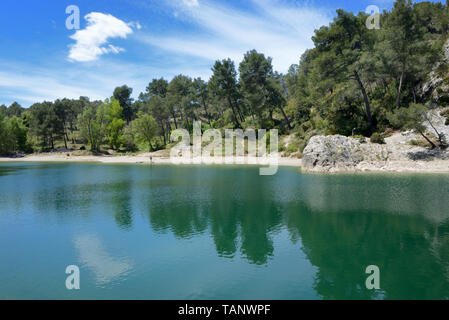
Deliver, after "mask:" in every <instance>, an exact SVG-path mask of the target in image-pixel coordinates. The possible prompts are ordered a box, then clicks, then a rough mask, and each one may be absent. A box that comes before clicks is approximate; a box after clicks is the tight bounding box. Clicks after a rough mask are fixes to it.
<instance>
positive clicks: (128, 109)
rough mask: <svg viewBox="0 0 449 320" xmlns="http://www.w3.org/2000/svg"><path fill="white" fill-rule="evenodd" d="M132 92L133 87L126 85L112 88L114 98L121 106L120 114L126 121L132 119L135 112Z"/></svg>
mask: <svg viewBox="0 0 449 320" xmlns="http://www.w3.org/2000/svg"><path fill="white" fill-rule="evenodd" d="M132 92H133V89H132V88H130V87H128V86H127V85H124V86H121V87H117V88H115V90H114V99H116V100H117V101H118V102H119V105H120V106H121V107H122V114H121V115H120V116H123V118H124V119H125V120H126V122H127V123H129V122H130V121H131V120H132V119H133V117H134V112H135V110H134V108H133V104H132V99H131V94H132Z"/></svg>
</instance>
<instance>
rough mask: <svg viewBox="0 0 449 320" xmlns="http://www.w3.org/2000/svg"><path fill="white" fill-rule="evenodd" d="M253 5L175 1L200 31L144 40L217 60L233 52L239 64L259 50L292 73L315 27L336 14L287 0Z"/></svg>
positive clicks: (255, 0) (255, 1)
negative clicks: (248, 8) (242, 7)
mask: <svg viewBox="0 0 449 320" xmlns="http://www.w3.org/2000/svg"><path fill="white" fill-rule="evenodd" d="M183 2H184V3H185V1H183ZM252 4H253V5H254V11H253V13H250V12H248V11H244V10H239V9H236V8H232V7H230V6H226V5H222V4H218V3H217V2H212V1H206V0H203V1H202V2H201V6H198V7H197V6H187V7H186V6H184V7H180V6H179V5H173V6H174V9H175V10H176V12H178V13H179V19H183V20H184V21H186V22H187V23H190V24H192V25H195V26H197V27H199V28H200V31H199V32H197V33H195V34H188V33H186V32H181V33H179V34H177V35H176V36H172V35H166V36H163V35H162V36H160V35H149V34H147V35H146V36H142V37H140V39H141V40H142V41H144V42H146V43H148V44H150V45H152V46H155V47H159V48H161V49H164V50H166V51H171V52H175V53H178V54H185V55H190V56H194V57H198V58H203V59H207V60H209V61H212V62H213V61H214V60H216V59H223V58H227V57H229V58H231V59H233V60H234V61H236V63H238V62H239V61H241V59H242V58H243V54H244V53H245V52H246V51H248V50H251V49H256V50H258V51H259V52H263V53H265V54H266V55H267V56H270V57H272V58H273V65H274V67H275V69H276V70H278V71H281V72H286V71H287V70H288V68H289V67H290V65H291V64H294V63H298V62H299V58H300V56H301V55H302V53H304V52H305V51H306V50H307V49H309V48H311V47H313V43H312V40H311V37H312V36H313V34H314V30H315V29H317V28H319V27H321V26H322V25H325V24H328V23H329V22H330V21H331V19H332V13H331V12H330V11H327V10H320V9H317V8H312V7H305V6H302V7H299V6H293V5H291V4H290V5H287V4H284V3H283V2H282V1H268V0H253V1H252Z"/></svg>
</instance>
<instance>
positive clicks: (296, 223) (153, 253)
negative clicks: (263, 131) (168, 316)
mask: <svg viewBox="0 0 449 320" xmlns="http://www.w3.org/2000/svg"><path fill="white" fill-rule="evenodd" d="M68 265H77V266H79V269H80V272H81V289H80V290H71V291H69V290H67V289H66V286H65V280H66V277H67V276H68V275H66V274H65V269H66V267H67V266H68ZM369 265H376V266H378V267H379V269H380V289H379V290H368V289H367V288H366V286H365V280H366V278H367V277H368V276H369V275H367V274H365V268H366V267H367V266H369ZM448 298H449V175H402V174H396V175H395V174H359V175H306V174H301V173H300V171H299V169H297V168H287V167H286V168H280V169H279V172H278V173H277V174H276V175H275V176H259V169H258V168H257V167H249V166H248V167H246V166H241V167H240V166H229V167H227V166H208V167H200V166H171V165H158V166H147V165H100V164H74V163H71V164H70V163H66V164H48V163H30V164H25V163H15V164H10V163H4V164H0V299H448Z"/></svg>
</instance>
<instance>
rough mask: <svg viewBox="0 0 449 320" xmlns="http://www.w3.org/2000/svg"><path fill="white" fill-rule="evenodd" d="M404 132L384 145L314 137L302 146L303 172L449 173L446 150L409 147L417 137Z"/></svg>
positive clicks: (354, 140) (339, 137)
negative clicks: (304, 146)
mask: <svg viewBox="0 0 449 320" xmlns="http://www.w3.org/2000/svg"><path fill="white" fill-rule="evenodd" d="M416 138H417V137H416V135H414V134H413V133H411V132H404V133H399V134H396V135H393V136H392V137H389V138H387V139H385V141H386V144H375V143H371V142H370V141H369V140H368V139H365V138H362V139H354V138H348V137H344V136H340V135H334V136H315V137H312V138H311V139H310V142H309V144H308V145H307V147H306V148H305V149H304V152H303V158H302V168H303V170H304V171H305V172H329V173H335V172H357V171H404V172H405V171H410V172H449V153H448V152H445V151H441V150H439V149H438V150H437V149H435V150H430V149H427V148H423V147H416V146H412V145H411V144H410V143H409V142H410V141H411V140H413V139H416Z"/></svg>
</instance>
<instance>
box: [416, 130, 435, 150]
mask: <svg viewBox="0 0 449 320" xmlns="http://www.w3.org/2000/svg"><path fill="white" fill-rule="evenodd" d="M419 133H420V134H421V135H422V136H423V138H424V139H426V141H427V142H428V143H430V144H431V145H432V149H435V148H436V147H437V146H436V145H435V143H433V142H432V141H430V139H429V138H427V137H426V135H425V134H424V133H422V132H421V131H419Z"/></svg>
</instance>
